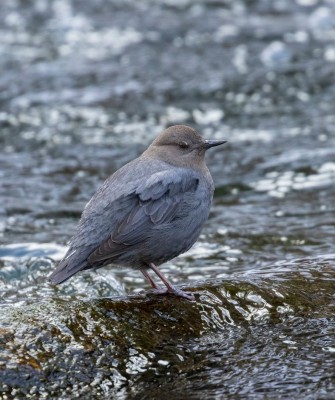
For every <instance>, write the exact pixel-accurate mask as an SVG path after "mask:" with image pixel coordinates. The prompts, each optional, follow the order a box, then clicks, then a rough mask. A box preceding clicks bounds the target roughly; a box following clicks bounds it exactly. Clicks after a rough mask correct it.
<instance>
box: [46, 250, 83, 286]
mask: <svg viewBox="0 0 335 400" xmlns="http://www.w3.org/2000/svg"><path fill="white" fill-rule="evenodd" d="M78 253H80V251H78V249H77V250H72V251H71V249H70V250H69V251H68V253H67V254H66V255H65V257H64V258H63V260H62V261H60V262H59V264H58V266H57V268H56V269H55V271H54V272H53V273H52V274H51V275H50V276H49V277H48V279H49V280H50V281H51V282H52V283H54V284H56V285H58V284H59V283H63V282H65V281H67V280H68V279H69V278H71V276H73V275H74V274H76V273H77V272H79V271H82V270H83V269H86V268H87V266H88V263H87V256H88V254H86V252H84V254H83V253H82V252H81V254H78Z"/></svg>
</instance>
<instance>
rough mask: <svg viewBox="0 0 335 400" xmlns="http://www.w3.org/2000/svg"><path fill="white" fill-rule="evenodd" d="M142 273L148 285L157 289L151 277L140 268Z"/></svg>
mask: <svg viewBox="0 0 335 400" xmlns="http://www.w3.org/2000/svg"><path fill="white" fill-rule="evenodd" d="M141 272H142V274H143V275H144V277H145V279H146V280H147V281H148V282H149V283H150V285H151V286H152V287H153V288H154V289H158V286H157V285H156V283H155V282H154V281H153V280H152V279H151V276H150V275H149V274H148V273H147V271H146V270H145V269H141Z"/></svg>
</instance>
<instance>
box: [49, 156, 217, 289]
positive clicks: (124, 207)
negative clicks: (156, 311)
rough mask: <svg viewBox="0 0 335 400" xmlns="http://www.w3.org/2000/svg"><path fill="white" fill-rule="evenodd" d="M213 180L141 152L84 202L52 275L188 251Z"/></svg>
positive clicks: (138, 264) (139, 263) (57, 279)
mask: <svg viewBox="0 0 335 400" xmlns="http://www.w3.org/2000/svg"><path fill="white" fill-rule="evenodd" d="M212 194H213V181H212V178H211V176H210V174H209V171H208V170H207V168H206V169H205V170H194V169H190V168H185V167H182V168H180V167H175V166H171V165H170V164H167V163H166V162H163V161H160V160H156V159H147V158H145V157H140V158H138V159H136V160H133V161H132V162H130V163H128V164H126V165H125V166H124V167H122V168H120V169H119V170H118V171H117V172H116V173H114V174H113V175H112V176H110V177H109V178H108V179H107V180H106V181H105V183H104V184H103V185H102V186H101V188H100V189H99V190H98V191H97V192H96V194H95V195H94V196H93V197H92V199H91V200H90V201H89V203H88V204H87V205H86V207H85V209H84V211H83V214H82V217H81V220H80V222H79V224H78V226H77V229H76V232H75V234H74V236H73V237H72V239H71V241H70V248H69V251H68V253H67V254H66V256H65V257H64V259H63V260H62V261H61V262H60V263H59V265H58V267H57V269H56V270H55V271H54V272H53V274H52V275H51V276H50V280H51V281H52V282H54V283H61V282H63V281H65V280H67V279H68V278H70V277H71V276H72V275H74V274H75V273H76V272H78V271H80V270H83V269H87V268H92V267H99V266H102V265H105V264H109V263H116V264H119V265H126V266H131V267H134V268H143V267H145V266H146V264H147V263H149V262H156V263H157V264H160V263H162V262H165V261H167V260H169V259H171V258H174V257H176V256H177V255H178V254H180V253H182V252H185V251H186V250H188V249H189V248H190V247H191V246H192V245H193V243H194V242H195V241H196V239H197V238H198V236H199V234H200V230H201V227H202V226H203V224H204V222H205V221H206V220H207V217H208V213H209V207H210V204H211V200H212Z"/></svg>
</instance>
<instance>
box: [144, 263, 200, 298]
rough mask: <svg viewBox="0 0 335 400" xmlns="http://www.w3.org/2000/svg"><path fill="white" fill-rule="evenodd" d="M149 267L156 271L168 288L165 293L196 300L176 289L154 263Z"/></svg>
mask: <svg viewBox="0 0 335 400" xmlns="http://www.w3.org/2000/svg"><path fill="white" fill-rule="evenodd" d="M149 266H150V268H151V269H152V270H153V271H154V273H155V274H156V275H157V276H158V277H159V278H160V279H161V280H162V282H163V283H164V285H165V286H166V288H167V291H166V292H165V293H172V294H174V295H176V296H179V297H183V298H184V299H187V300H194V296H193V295H192V294H188V293H186V292H184V291H183V290H181V289H178V288H176V287H174V286H173V285H172V284H171V283H170V282H169V281H168V280H167V279H166V278H165V276H164V275H163V274H162V273H161V271H160V270H159V269H158V268H157V267H156V265H155V264H154V263H150V264H149ZM144 276H145V275H144ZM150 279H151V278H150Z"/></svg>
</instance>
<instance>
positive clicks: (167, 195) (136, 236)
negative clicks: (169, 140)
mask: <svg viewBox="0 0 335 400" xmlns="http://www.w3.org/2000/svg"><path fill="white" fill-rule="evenodd" d="M159 178H160V180H159V181H157V180H156V179H157V177H154V179H151V180H150V179H149V181H148V182H147V185H145V187H144V189H143V190H137V191H136V193H135V194H134V195H135V196H136V199H137V204H136V206H135V207H134V208H133V209H132V210H131V211H130V213H129V214H128V215H127V217H126V218H124V219H123V220H122V221H121V222H120V224H119V225H118V226H117V228H116V229H115V230H114V231H113V232H112V234H111V236H110V237H109V238H108V239H107V240H106V241H105V242H104V243H102V244H101V245H100V246H99V247H98V248H97V249H96V250H95V251H94V252H93V253H92V254H91V255H90V256H89V258H88V261H89V263H91V264H94V263H96V262H98V261H103V260H108V259H112V258H113V257H116V256H117V255H120V254H122V252H124V251H127V248H129V246H134V245H137V244H139V243H142V242H144V241H145V240H146V239H147V237H148V236H149V235H150V233H151V230H152V228H153V227H154V226H155V225H161V224H168V223H169V222H171V221H173V219H174V218H176V217H178V211H179V208H180V205H181V204H182V203H183V195H184V193H185V192H187V191H195V190H196V188H197V186H198V179H197V178H195V177H187V178H188V181H187V184H186V182H185V180H184V179H182V177H180V176H179V177H178V178H179V179H178V178H177V180H176V178H175V177H174V179H175V181H166V182H164V181H162V180H161V179H162V176H159ZM165 178H167V177H166V176H165ZM185 178H186V177H185ZM155 180H156V181H155Z"/></svg>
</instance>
